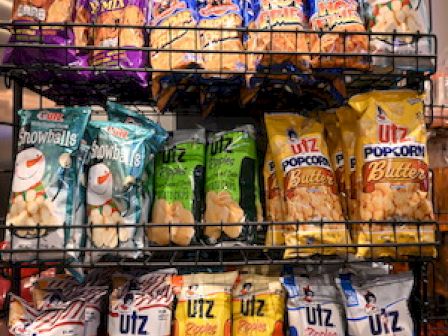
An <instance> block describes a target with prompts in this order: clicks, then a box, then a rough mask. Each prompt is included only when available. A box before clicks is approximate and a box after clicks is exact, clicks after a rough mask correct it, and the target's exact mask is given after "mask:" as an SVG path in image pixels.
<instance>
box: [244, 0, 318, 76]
mask: <svg viewBox="0 0 448 336" xmlns="http://www.w3.org/2000/svg"><path fill="white" fill-rule="evenodd" d="M245 3H246V10H245V14H246V17H245V26H247V27H248V28H249V29H265V30H274V31H275V30H276V29H281V30H291V32H290V33H288V32H279V33H275V32H274V33H272V32H253V31H250V32H249V33H248V36H247V42H246V44H247V47H246V48H247V50H248V51H252V52H273V51H279V52H290V53H296V52H297V53H307V52H309V49H308V41H307V36H306V34H305V33H303V32H297V31H303V30H304V29H306V25H307V22H306V17H305V10H304V1H303V0H296V1H292V2H284V1H280V0H273V1H267V0H249V1H246V2H245ZM308 63H309V57H308V56H306V55H295V54H290V55H287V54H253V53H250V54H249V55H248V64H247V67H248V70H249V71H261V72H263V69H264V68H267V69H270V70H271V71H275V72H278V73H281V72H282V71H283V70H287V71H291V72H294V71H296V70H297V68H298V69H300V70H303V69H305V68H307V67H308Z"/></svg>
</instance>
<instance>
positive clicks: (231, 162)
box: [203, 125, 261, 244]
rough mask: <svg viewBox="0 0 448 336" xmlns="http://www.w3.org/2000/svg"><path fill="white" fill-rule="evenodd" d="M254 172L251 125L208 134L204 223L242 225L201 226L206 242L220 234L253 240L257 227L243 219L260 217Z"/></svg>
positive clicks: (255, 164) (253, 142)
mask: <svg viewBox="0 0 448 336" xmlns="http://www.w3.org/2000/svg"><path fill="white" fill-rule="evenodd" d="M257 171H258V165H257V146H256V143H255V130H254V128H253V126H252V125H245V126H241V127H237V128H235V129H233V130H230V131H222V132H217V133H214V134H211V135H210V136H209V138H208V146H207V154H206V169H205V193H206V198H205V202H206V203H205V205H206V210H205V215H204V219H205V222H206V223H211V224H220V223H233V224H235V223H242V224H241V225H239V226H235V225H221V226H205V228H204V232H203V235H204V236H205V239H206V241H207V243H210V244H215V243H216V242H218V240H219V239H220V238H221V237H222V236H223V233H224V235H225V236H223V237H222V240H231V241H240V242H246V243H247V242H249V243H250V242H251V241H254V239H255V234H256V229H257V228H256V227H255V226H253V225H247V224H244V222H246V221H256V220H257V219H260V217H261V205H260V197H259V189H258V173H257ZM260 220H261V219H260ZM222 231H223V232H222Z"/></svg>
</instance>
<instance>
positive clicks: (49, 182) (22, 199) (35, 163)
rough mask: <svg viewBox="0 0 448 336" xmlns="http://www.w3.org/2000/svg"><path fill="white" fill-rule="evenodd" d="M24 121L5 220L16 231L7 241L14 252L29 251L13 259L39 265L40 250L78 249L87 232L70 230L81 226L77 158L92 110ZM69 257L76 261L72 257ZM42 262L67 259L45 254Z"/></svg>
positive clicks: (35, 113)
mask: <svg viewBox="0 0 448 336" xmlns="http://www.w3.org/2000/svg"><path fill="white" fill-rule="evenodd" d="M19 116H20V129H19V138H18V154H17V156H16V161H15V168H14V178H13V182H12V190H11V196H10V203H9V210H8V214H7V217H6V224H7V225H8V226H9V227H10V228H11V230H6V237H5V239H6V241H7V242H9V244H10V247H11V248H12V249H26V250H29V252H26V253H24V254H14V256H13V258H14V259H16V260H17V261H19V260H20V261H23V260H32V259H34V258H35V257H36V256H37V251H36V249H38V248H39V249H52V248H55V249H64V248H79V246H80V244H81V240H82V230H81V229H79V228H78V229H74V228H71V225H73V224H76V223H77V219H76V214H77V212H76V210H77V204H78V203H77V202H78V200H76V199H74V197H75V195H77V190H78V188H79V185H80V183H81V181H79V179H80V174H79V171H78V168H79V167H78V159H77V157H78V156H79V155H82V154H81V153H80V152H79V147H80V144H81V139H82V137H83V134H84V131H85V129H86V125H87V122H88V120H89V117H90V108H87V107H79V108H62V109H47V110H21V111H19ZM81 220H82V219H81ZM77 224H81V223H77ZM37 225H42V226H46V227H45V228H37ZM14 226H20V228H17V229H14ZM28 227H29V228H28ZM66 256H67V258H70V259H72V258H76V257H77V255H76V253H73V252H69V253H67V255H66ZM4 257H5V258H8V255H4ZM39 257H40V258H41V259H45V260H54V259H60V258H62V257H63V255H62V253H56V252H49V253H42V252H41V253H39Z"/></svg>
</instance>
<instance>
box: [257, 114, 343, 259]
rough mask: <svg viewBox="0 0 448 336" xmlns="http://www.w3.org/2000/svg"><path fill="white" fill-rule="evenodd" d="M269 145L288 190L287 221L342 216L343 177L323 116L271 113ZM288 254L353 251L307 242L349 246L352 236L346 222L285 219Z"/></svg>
mask: <svg viewBox="0 0 448 336" xmlns="http://www.w3.org/2000/svg"><path fill="white" fill-rule="evenodd" d="M265 122H266V129H267V134H268V138H269V146H270V148H271V151H272V156H273V158H274V162H275V166H276V167H281V169H280V168H279V169H277V170H276V173H277V180H278V182H279V185H280V187H281V188H283V190H284V210H285V215H286V218H285V219H286V221H291V222H296V221H321V220H322V221H341V220H343V216H342V209H341V203H340V200H339V196H338V192H337V183H336V178H335V174H334V171H333V169H332V166H331V163H330V157H329V155H328V147H327V144H326V142H325V139H324V127H323V125H322V124H320V123H318V122H317V121H315V120H313V119H309V118H305V117H302V116H300V115H297V114H292V113H280V114H274V113H272V114H265ZM284 230H285V244H286V245H288V246H296V248H295V249H293V248H291V249H287V250H286V251H285V256H284V257H285V258H292V257H295V256H297V255H299V256H301V257H303V256H311V255H313V254H316V253H321V254H325V255H331V254H338V253H345V252H347V251H346V249H345V248H342V247H326V248H304V249H300V248H297V247H301V246H312V245H319V244H334V245H339V246H343V245H345V244H348V243H349V242H350V237H349V235H348V232H347V230H346V228H345V226H344V224H341V223H339V224H336V223H335V224H321V223H316V224H313V223H307V224H299V223H291V224H289V225H285V228H284Z"/></svg>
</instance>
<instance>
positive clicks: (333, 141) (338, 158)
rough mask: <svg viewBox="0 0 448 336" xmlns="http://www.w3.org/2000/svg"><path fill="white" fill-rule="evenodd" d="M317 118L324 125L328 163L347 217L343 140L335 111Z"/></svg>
mask: <svg viewBox="0 0 448 336" xmlns="http://www.w3.org/2000/svg"><path fill="white" fill-rule="evenodd" d="M319 118H320V120H321V121H322V123H323V124H324V128H325V134H326V140H327V144H328V150H329V153H330V161H331V165H332V167H333V170H334V173H335V176H336V183H337V186H338V191H339V199H340V200H341V206H342V212H343V214H344V215H347V195H346V186H345V157H344V152H343V149H342V148H343V144H342V142H343V139H342V131H341V127H340V123H339V120H338V116H337V115H336V111H335V110H334V109H333V110H328V111H325V112H320V113H319Z"/></svg>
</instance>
